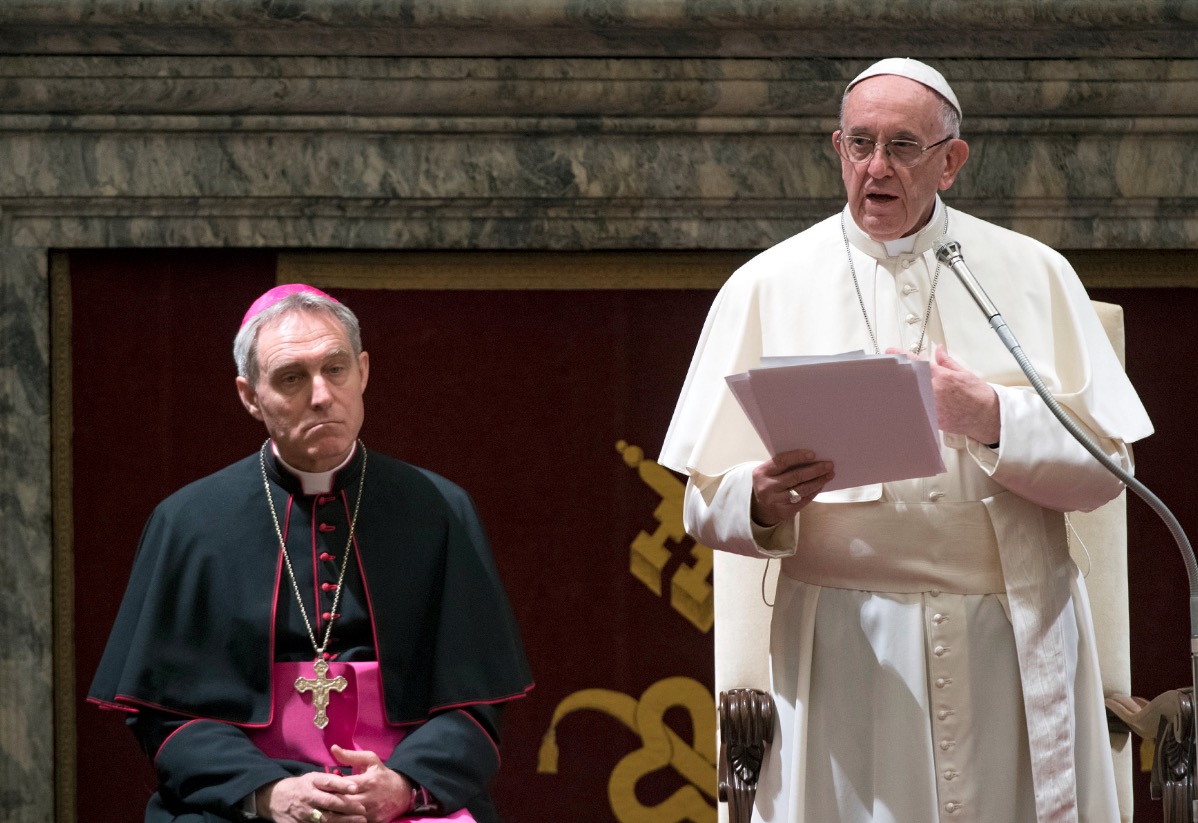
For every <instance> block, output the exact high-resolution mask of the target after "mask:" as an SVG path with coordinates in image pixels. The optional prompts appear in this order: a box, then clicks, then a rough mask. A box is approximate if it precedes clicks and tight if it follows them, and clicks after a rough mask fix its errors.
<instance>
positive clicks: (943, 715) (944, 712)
mask: <svg viewBox="0 0 1198 823" xmlns="http://www.w3.org/2000/svg"><path fill="white" fill-rule="evenodd" d="M950 714H952V712H951V711H949V710H948V709H941V710H940V711H938V712H936V716H937V717H939V718H940V719H941V720H946V719H948V716H949V715H950Z"/></svg>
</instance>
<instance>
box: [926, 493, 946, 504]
mask: <svg viewBox="0 0 1198 823" xmlns="http://www.w3.org/2000/svg"><path fill="white" fill-rule="evenodd" d="M942 497H944V492H941V491H935V492H929V493H928V499H929V500H931V501H932V502H935V501H937V500H939V499H940V498H942Z"/></svg>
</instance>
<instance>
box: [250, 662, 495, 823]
mask: <svg viewBox="0 0 1198 823" xmlns="http://www.w3.org/2000/svg"><path fill="white" fill-rule="evenodd" d="M272 675H273V677H272V680H273V681H274V687H273V691H274V694H273V695H272V702H273V704H274V712H273V715H274V719H273V721H272V722H271V724H270V725H269V726H267V727H265V728H260V729H245V733H246V736H247V737H249V739H250V741H251V742H253V744H254V745H255V746H257V747H258V748H259V749H261V750H262V753H263V754H265V755H267V756H268V757H273V758H277V759H280V760H301V761H303V762H306V763H311V764H313V765H315V766H320V767H321V768H325V769H332V768H337V767H340V766H341V764H340V763H338V762H337V758H335V757H333V753H332V747H333V745H334V744H335V745H337V746H340V747H341V748H343V749H353V750H357V751H372V752H374V753H375V754H377V755H378V756H379V759H380V760H384V761H385V760H387V758H389V757H390V756H391V752H392V751H394V749H395V747H396V746H397V745H399V742H400V741H401V740H403V739H404V736H405V735H406V734H407V731H406V729H404V728H403V727H401V726H392V725H390V724H389V723H387V720H386V714H385V712H384V710H383V689H382V678H381V677H380V676H379V664H378V663H377V662H374V661H369V662H361V663H338V662H336V661H329V671H328V673H327V675H326V677H328V678H329V679H332V678H335V677H338V676H340V677H344V678H345V679H346V681H347V685H346V687H345V691H341V692H333V693H332V695H331V696H330V698H329V706H328V709H327V714H328V718H329V724H328V725H327V726H325V727H324V728H323V729H318V728H316V724H315V723H313V722H312V718H313V717H314V716H315V714H316V710H315V709H314V708H313V707H312V693H311V692H305V693H303V694H301V693H299V692H297V691H296V690H295V681H296V678H299V677H306V678H311V677H313V675H314V672H313V671H312V663H311V662H308V661H301V662H296V663H275V664H274V666H273V671H272ZM400 819H402V820H405V821H428V823H434V821H438V820H450V821H457V822H458V823H474V818H473V817H472V816H471V815H470V813H469V812H468V811H466V810H465V809H463V810H461V811H458V812H454V813H453V814H450V815H446V816H444V817H436V818H433V817H403V818H400Z"/></svg>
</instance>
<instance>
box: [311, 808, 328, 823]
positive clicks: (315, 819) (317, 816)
mask: <svg viewBox="0 0 1198 823" xmlns="http://www.w3.org/2000/svg"><path fill="white" fill-rule="evenodd" d="M308 817H310V818H311V819H312V823H320V821H321V820H323V819H324V812H322V811H321V810H320V809H313V810H312V811H311V812H310V813H309V814H308Z"/></svg>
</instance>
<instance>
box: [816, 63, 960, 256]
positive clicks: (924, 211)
mask: <svg viewBox="0 0 1198 823" xmlns="http://www.w3.org/2000/svg"><path fill="white" fill-rule="evenodd" d="M940 106H941V102H940V97H939V96H938V95H937V94H936V93H935V92H934V91H932V90H931V89H929V88H928V87H927V86H924V85H923V84H921V83H917V82H915V81H914V80H910V79H908V78H906V77H898V76H895V75H889V74H886V75H880V76H878V77H871V78H869V79H867V80H863V81H861V82H860V83H858V84H857V85H856V86H854V87H853V89H852V91H850V92H849V95H848V98H847V99H846V100H845V105H844V121H843V123H842V124H841V125H842V128H843V133H844V134H846V135H864V136H866V137H869V138H871V139H873V140H876V141H877V142H878V143H885V142H887V141H889V140H894V139H896V138H897V139H905V140H915V141H916V142H918V143H920V144H921V145H924V146H928V145H931V144H932V143H935V142H936V141H938V140H941V139H943V138H944V137H946V136H947V133H946V132H945V131H944V125H943V124H942V123H941V120H940V116H939V112H940ZM836 134H837V135H839V134H841V132H839V131H838V132H837V133H836ZM834 139H835V135H834ZM968 156H969V147H968V146H967V145H966V143H965V141H964V140H949V141H948V142H947V143H945V144H943V145H940V146H937V147H936V148H934V149H930V150H929V151H927V152H925V153H924V155H923V158H922V160H921V161H920V162H919V163H918V164H917V165H915V166H912V167H911V168H902V167H901V166H896V165H894V164H893V163H892V162H891V161H890V160H889V159H888V158H887V157H886V154H885V152H884V151H883V150H881V149H878V150H876V151H875V152H874V155H873V157H872V158H870V159H869V160H868V161H867V162H864V163H850V162H849V161H848V160H846V159H844V157H843V155H842V156H841V158H840V174H841V178H842V179H843V180H844V188H845V193H846V194H847V195H848V202H849V210H850V212H851V213H852V215H853V219H854V220H856V221H857V225H858V226H860V227H861V228H862V229H863V230H864V231H865V233H866V234H868V235H869V236H870V237H872V238H873V239H874V240H878V241H883V240H897V239H898V238H900V237H906V236H907V235H909V234H912V233H914V232H916V231H918V230H919V229H921V228H923V226H924V225H925V224H926V223H927V221H928V219H929V218H930V217H931V216H932V210H933V208H934V207H935V203H936V192H937V191H938V190H939V191H943V190H945V189H947V188H948V187H949V186H951V185H952V184H953V181H954V180H955V179H956V177H957V172H958V171H960V169H961V166H962V165H964V163H965V160H966V158H967V157H968Z"/></svg>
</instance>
